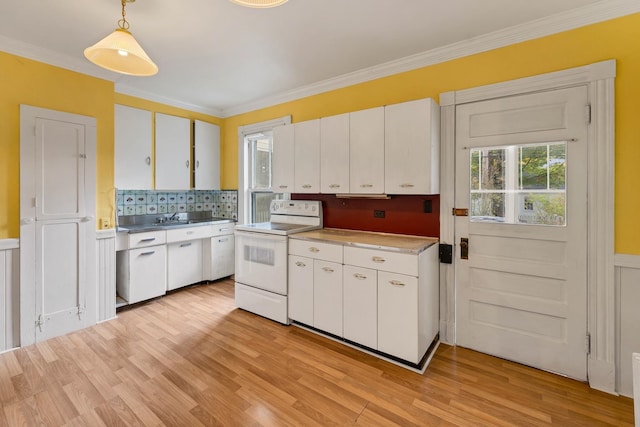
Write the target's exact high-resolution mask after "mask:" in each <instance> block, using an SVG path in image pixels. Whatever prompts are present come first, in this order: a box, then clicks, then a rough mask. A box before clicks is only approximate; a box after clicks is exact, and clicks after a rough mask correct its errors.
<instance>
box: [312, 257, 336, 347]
mask: <svg viewBox="0 0 640 427" xmlns="http://www.w3.org/2000/svg"><path fill="white" fill-rule="evenodd" d="M313 326H314V327H316V328H318V329H320V330H322V331H325V332H329V333H330V334H333V335H337V336H339V337H342V264H338V263H335V262H328V261H321V260H317V259H316V260H314V261H313Z"/></svg>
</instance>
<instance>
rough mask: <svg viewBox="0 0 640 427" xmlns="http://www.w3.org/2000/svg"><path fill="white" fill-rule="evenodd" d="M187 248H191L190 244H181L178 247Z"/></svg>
mask: <svg viewBox="0 0 640 427" xmlns="http://www.w3.org/2000/svg"><path fill="white" fill-rule="evenodd" d="M189 246H191V243H183V244H181V245H180V247H181V248H186V247H189Z"/></svg>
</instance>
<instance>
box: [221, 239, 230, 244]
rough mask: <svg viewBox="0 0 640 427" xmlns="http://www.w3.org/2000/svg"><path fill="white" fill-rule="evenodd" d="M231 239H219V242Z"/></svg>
mask: <svg viewBox="0 0 640 427" xmlns="http://www.w3.org/2000/svg"><path fill="white" fill-rule="evenodd" d="M228 241H229V239H218V243H222V242H228Z"/></svg>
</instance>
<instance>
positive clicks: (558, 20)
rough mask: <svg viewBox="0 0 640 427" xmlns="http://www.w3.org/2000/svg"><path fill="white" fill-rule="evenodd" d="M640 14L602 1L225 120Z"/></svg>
mask: <svg viewBox="0 0 640 427" xmlns="http://www.w3.org/2000/svg"><path fill="white" fill-rule="evenodd" d="M637 12H640V2H638V1H637V0H602V1H600V2H597V3H593V4H591V5H588V6H584V7H581V8H577V9H572V10H569V11H567V12H562V13H558V14H555V15H552V16H549V17H545V18H541V19H537V20H534V21H530V22H527V23H525V24H521V25H517V26H513V27H509V28H505V29H502V30H499V31H494V32H492V33H488V34H484V35H482V36H478V37H474V38H471V39H467V40H463V41H461V42H457V43H452V44H450V45H447V46H443V47H440V48H436V49H432V50H429V51H426V52H422V53H418V54H415V55H411V56H407V57H404V58H401V59H398V60H395V61H389V62H385V63H383V64H379V65H375V66H373V67H369V68H365V69H362V70H359V71H355V72H352V73H347V74H343V75H341V76H337V77H334V78H331V79H327V80H323V81H321V82H318V83H314V84H311V85H308V86H303V87H300V88H297V89H293V90H290V91H286V92H282V93H280V94H276V95H274V96H269V97H265V98H261V99H258V100H255V101H252V102H248V103H245V104H240V105H237V106H235V107H231V108H227V109H224V110H222V117H231V116H235V115H238V114H242V113H247V112H249V111H254V110H258V109H261V108H266V107H270V106H273V105H277V104H282V103H285V102H289V101H294V100H296V99H300V98H304V97H307V96H312V95H317V94H320V93H324V92H328V91H331V90H336V89H341V88H344V87H347V86H352V85H355V84H358V83H364V82H367V81H371V80H375V79H379V78H382V77H388V76H391V75H394V74H398V73H402V72H406V71H411V70H415V69H417V68H422V67H427V66H430V65H435V64H439V63H442V62H446V61H451V60H453V59H457V58H462V57H465V56H469V55H473V54H477V53H481V52H486V51H489V50H493V49H497V48H500V47H505V46H508V45H512V44H515V43H520V42H524V41H527V40H533V39H536V38H540V37H544V36H548V35H551V34H556V33H560V32H563V31H568V30H572V29H575V28H579V27H583V26H586V25H591V24H595V23H598V22H602V21H607V20H610V19H614V18H619V17H621V16H626V15H630V14H633V13H637Z"/></svg>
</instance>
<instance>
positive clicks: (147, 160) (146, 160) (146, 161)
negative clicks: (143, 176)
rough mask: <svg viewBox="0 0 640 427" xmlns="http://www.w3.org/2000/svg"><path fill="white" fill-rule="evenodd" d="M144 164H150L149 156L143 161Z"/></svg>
mask: <svg viewBox="0 0 640 427" xmlns="http://www.w3.org/2000/svg"><path fill="white" fill-rule="evenodd" d="M144 162H145V163H146V164H147V165H150V164H151V156H147V157H146V158H145V159H144Z"/></svg>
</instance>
